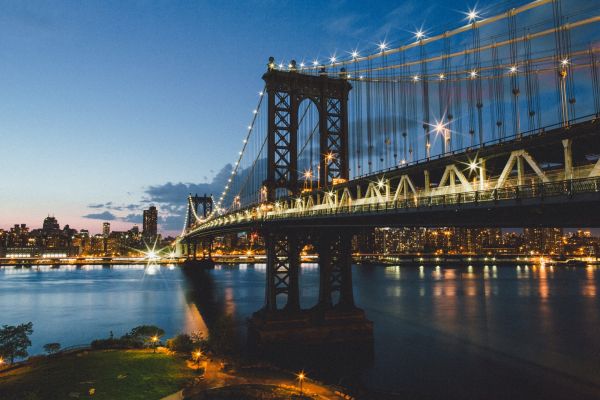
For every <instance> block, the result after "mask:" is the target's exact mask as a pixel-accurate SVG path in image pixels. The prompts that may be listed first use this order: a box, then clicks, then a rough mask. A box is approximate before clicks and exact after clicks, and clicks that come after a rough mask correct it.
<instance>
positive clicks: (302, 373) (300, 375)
mask: <svg viewBox="0 0 600 400" xmlns="http://www.w3.org/2000/svg"><path fill="white" fill-rule="evenodd" d="M304 378H306V375H304V371H301V372H300V373H299V374H298V381H299V382H300V396H302V381H304Z"/></svg>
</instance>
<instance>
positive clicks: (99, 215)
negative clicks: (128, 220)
mask: <svg viewBox="0 0 600 400" xmlns="http://www.w3.org/2000/svg"><path fill="white" fill-rule="evenodd" d="M83 218H89V219H102V220H104V221H114V220H115V219H117V216H116V215H114V214H113V213H111V212H110V211H104V212H101V213H97V214H87V215H84V216H83Z"/></svg>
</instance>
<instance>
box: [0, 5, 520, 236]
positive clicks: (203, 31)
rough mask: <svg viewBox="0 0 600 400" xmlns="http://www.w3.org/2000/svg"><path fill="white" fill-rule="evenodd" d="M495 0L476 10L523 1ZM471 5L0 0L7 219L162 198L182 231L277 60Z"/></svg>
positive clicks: (456, 16)
mask: <svg viewBox="0 0 600 400" xmlns="http://www.w3.org/2000/svg"><path fill="white" fill-rule="evenodd" d="M489 3H491V2H481V1H480V2H479V5H478V7H479V8H481V9H483V10H486V11H487V12H489V13H495V12H497V11H500V10H504V9H506V8H508V7H509V6H514V5H518V4H522V3H524V2H523V1H521V2H503V3H500V4H499V5H497V6H494V7H493V8H490V7H489V6H488V4H489ZM496 3H497V2H496ZM473 5H474V4H473V3H467V2H463V1H457V2H449V1H428V2H422V1H415V0H410V1H406V2H399V1H380V2H375V1H369V2H367V1H343V0H338V1H331V2H326V1H271V0H265V1H244V2H242V1H178V2H173V1H53V2H50V1H48V2H46V1H17V0H15V1H0V95H1V96H2V101H1V102H0V138H1V140H0V163H1V165H2V171H3V173H2V180H0V204H1V205H2V206H1V207H0V228H7V227H9V226H10V225H12V224H14V223H21V222H26V223H28V224H30V225H33V226H34V227H35V226H39V225H40V224H41V221H42V219H43V218H44V217H45V216H46V215H47V214H53V215H55V216H56V217H57V218H58V219H59V222H60V223H61V224H65V223H69V224H70V225H71V226H72V227H75V228H90V229H91V230H92V231H99V230H100V229H101V223H102V221H103V220H111V221H112V222H113V226H114V227H115V228H118V229H120V228H127V227H130V226H131V225H132V223H131V221H134V222H135V221H139V214H140V213H141V211H140V210H141V208H143V207H146V206H147V205H148V204H149V203H154V204H156V205H158V206H159V208H160V209H161V211H162V212H163V217H164V221H163V222H164V224H163V228H164V229H165V230H167V231H171V232H173V231H175V230H177V229H179V226H180V219H179V218H178V217H176V216H175V215H171V217H169V216H168V214H177V208H176V205H177V204H179V203H181V204H183V202H184V201H185V195H186V194H187V193H188V192H189V191H192V192H194V191H198V192H202V191H212V190H213V187H212V186H211V185H210V183H211V182H212V181H213V178H214V177H215V175H216V174H217V173H218V172H219V171H220V170H221V169H222V168H223V167H224V166H226V164H227V163H228V162H232V161H234V160H233V157H234V155H235V154H236V153H237V151H238V150H239V147H240V145H241V139H242V137H243V135H244V134H245V127H246V126H247V125H248V122H249V119H250V117H251V111H252V109H253V107H254V105H255V103H256V100H257V93H258V91H259V90H260V89H261V88H262V81H261V79H260V78H261V75H262V73H263V71H264V68H265V64H266V60H267V58H268V57H269V56H270V55H273V56H275V57H276V58H277V59H278V60H281V59H284V60H290V59H291V58H296V59H298V60H302V59H303V58H304V59H307V60H309V59H310V60H311V59H313V58H315V57H319V58H325V57H329V56H331V55H332V54H333V53H337V54H340V53H344V52H346V51H349V50H351V49H353V48H360V49H373V48H375V47H376V44H377V43H378V42H380V41H381V40H384V39H387V40H388V41H400V42H402V41H404V40H407V39H408V38H409V37H411V36H412V34H411V32H413V31H415V30H416V29H417V28H419V27H420V26H423V27H425V28H426V29H431V30H433V31H434V32H439V31H443V30H445V29H448V28H451V27H455V26H457V25H459V24H462V23H463V22H464V19H463V18H464V16H463V15H462V14H461V11H466V10H467V9H468V8H469V7H472V6H473ZM434 25H436V26H435V27H434ZM215 192H216V190H215ZM86 216H87V217H86Z"/></svg>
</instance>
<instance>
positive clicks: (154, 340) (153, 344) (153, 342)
mask: <svg viewBox="0 0 600 400" xmlns="http://www.w3.org/2000/svg"><path fill="white" fill-rule="evenodd" d="M151 340H152V347H153V348H154V351H153V353H156V343H158V336H157V335H154V336H152V338H151Z"/></svg>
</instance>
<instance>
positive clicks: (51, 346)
mask: <svg viewBox="0 0 600 400" xmlns="http://www.w3.org/2000/svg"><path fill="white" fill-rule="evenodd" d="M44 351H45V352H46V353H48V354H50V355H52V354H55V353H58V352H59V351H60V343H46V344H45V345H44Z"/></svg>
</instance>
